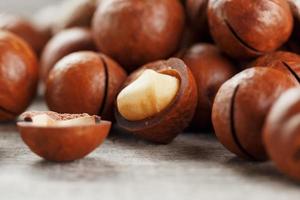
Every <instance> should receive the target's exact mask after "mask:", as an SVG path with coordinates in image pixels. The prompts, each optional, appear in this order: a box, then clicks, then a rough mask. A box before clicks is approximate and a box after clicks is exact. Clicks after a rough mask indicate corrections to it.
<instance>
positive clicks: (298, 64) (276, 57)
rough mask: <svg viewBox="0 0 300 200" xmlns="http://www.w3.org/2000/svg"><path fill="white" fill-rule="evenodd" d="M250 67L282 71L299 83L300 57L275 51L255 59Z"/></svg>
mask: <svg viewBox="0 0 300 200" xmlns="http://www.w3.org/2000/svg"><path fill="white" fill-rule="evenodd" d="M250 66H264V67H272V68H275V69H278V70H280V71H283V72H285V73H287V74H289V76H290V77H291V78H292V79H294V80H295V81H296V82H298V83H300V56H299V55H297V54H295V53H291V52H287V51H275V52H272V53H269V54H266V55H264V56H261V57H259V58H257V59H256V60H255V61H254V62H252V63H251V65H250Z"/></svg>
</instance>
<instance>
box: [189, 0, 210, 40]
mask: <svg viewBox="0 0 300 200" xmlns="http://www.w3.org/2000/svg"><path fill="white" fill-rule="evenodd" d="M207 5H208V0H187V1H186V14H187V16H188V21H189V25H190V26H191V27H193V30H194V31H196V32H197V36H198V37H199V38H201V39H202V40H208V39H209V38H210V33H209V27H208V19H207Z"/></svg>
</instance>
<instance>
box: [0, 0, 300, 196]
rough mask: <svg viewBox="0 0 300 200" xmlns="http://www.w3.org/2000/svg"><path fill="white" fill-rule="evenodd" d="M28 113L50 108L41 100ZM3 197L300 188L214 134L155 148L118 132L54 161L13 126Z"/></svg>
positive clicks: (294, 191) (6, 139)
mask: <svg viewBox="0 0 300 200" xmlns="http://www.w3.org/2000/svg"><path fill="white" fill-rule="evenodd" d="M53 2H55V1H49V0H48V1H42V0H26V1H25V0H9V1H4V0H0V10H2V11H11V12H12V11H14V12H18V13H22V14H25V15H28V14H29V13H32V11H34V10H36V9H37V8H38V7H41V6H42V5H45V4H47V3H53ZM29 109H30V110H45V109H46V106H45V105H44V104H43V102H42V101H41V100H37V101H36V102H35V103H34V104H33V105H32V106H31V107H30V108H29ZM0 199H1V200H6V199H10V200H14V199H30V200H35V199H37V200H40V199H43V200H48V199H56V200H60V199H73V200H77V199H101V200H103V199H105V200H111V199H116V200H117V199H122V200H127V199H128V200H135V199H136V200H140V199H149V200H152V199H166V200H167V199H170V200H177V199H178V200H179V199H180V200H183V199H195V200H196V199H197V200H199V199H209V200H213V199H220V200H224V199H225V200H227V199H228V200H235V199H236V200H240V199H243V200H248V199H249V200H252V199H256V200H258V199H263V200H269V199H270V200H276V199H282V200H294V199H295V200H299V199H300V184H299V183H296V182H293V181H291V180H289V179H288V178H286V177H285V176H283V175H281V174H280V173H279V172H277V170H276V169H275V168H274V166H273V165H272V163H270V162H267V163H256V162H247V161H243V160H240V159H238V158H236V157H235V156H234V155H233V154H231V153H229V152H228V151H226V150H225V149H224V148H223V147H222V145H220V144H219V143H218V142H217V140H216V138H215V137H214V136H213V135H212V134H182V135H180V136H179V137H177V138H176V139H175V141H174V142H172V143H171V144H170V145H153V144H149V143H147V142H145V141H142V140H138V139H136V138H135V137H132V136H130V135H126V134H122V133H118V132H117V131H116V129H114V130H113V131H112V136H110V138H109V139H107V140H106V142H105V143H104V144H103V145H102V146H101V147H100V148H98V149H97V150H96V151H95V152H93V153H92V154H90V155H89V156H88V157H86V158H84V159H82V160H78V161H75V162H72V163H65V164H56V163H51V162H47V161H44V160H42V159H41V158H39V157H37V156H36V155H34V154H33V153H31V152H30V151H29V149H28V148H27V147H26V146H25V145H24V143H23V142H22V140H21V138H20V136H19V134H18V132H17V130H16V127H15V125H14V123H11V124H1V125H0Z"/></svg>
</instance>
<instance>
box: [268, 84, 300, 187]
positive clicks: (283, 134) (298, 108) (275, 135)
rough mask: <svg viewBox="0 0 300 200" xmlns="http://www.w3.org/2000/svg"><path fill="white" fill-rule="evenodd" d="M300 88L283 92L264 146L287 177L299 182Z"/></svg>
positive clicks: (276, 106) (273, 113)
mask: <svg viewBox="0 0 300 200" xmlns="http://www.w3.org/2000/svg"><path fill="white" fill-rule="evenodd" d="M299 113H300V89H299V88H294V89H291V90H288V91H287V92H285V93H283V94H282V96H281V97H280V98H279V99H278V100H277V101H276V102H275V104H274V106H273V107H272V109H271V111H270V113H269V115H268V117H267V119H266V123H265V126H264V135H263V136H264V137H263V138H264V144H265V146H266V150H267V153H268V155H269V156H270V158H271V160H272V161H273V162H274V163H275V165H276V167H277V168H278V169H279V170H280V171H281V172H283V173H284V174H286V175H288V176H290V177H291V178H293V179H296V180H298V181H299V180H300V162H299V160H300V115H299Z"/></svg>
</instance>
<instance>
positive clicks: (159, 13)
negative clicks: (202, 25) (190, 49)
mask: <svg viewBox="0 0 300 200" xmlns="http://www.w3.org/2000/svg"><path fill="white" fill-rule="evenodd" d="M184 22H185V17H184V10H183V7H182V5H181V4H180V2H179V1H178V0H152V1H148V0H121V1H101V2H100V3H99V6H98V8H97V11H96V12H95V15H94V18H93V21H92V30H93V34H94V39H95V41H96V44H97V46H98V49H99V50H100V51H101V52H103V53H105V54H107V55H109V56H111V57H112V58H113V59H115V60H116V61H118V62H119V63H120V64H121V65H122V66H124V67H125V69H126V70H127V71H133V70H134V69H136V68H137V67H139V66H141V65H143V64H145V63H148V62H152V61H155V60H158V59H164V58H167V57H169V56H170V55H172V54H173V53H175V51H176V50H177V48H178V46H179V43H180V39H181V36H182V33H183V30H184Z"/></svg>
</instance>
